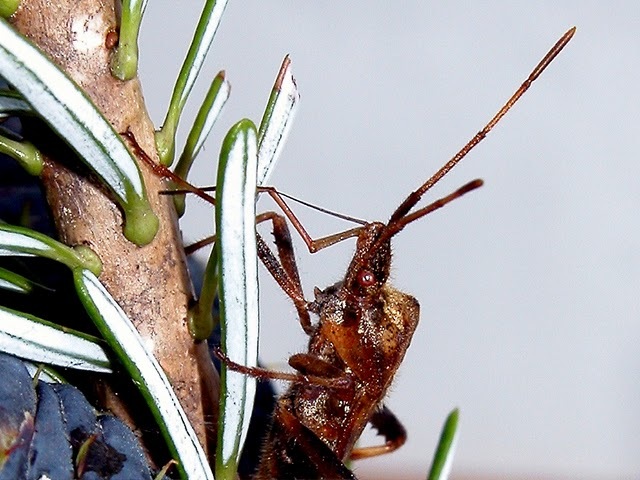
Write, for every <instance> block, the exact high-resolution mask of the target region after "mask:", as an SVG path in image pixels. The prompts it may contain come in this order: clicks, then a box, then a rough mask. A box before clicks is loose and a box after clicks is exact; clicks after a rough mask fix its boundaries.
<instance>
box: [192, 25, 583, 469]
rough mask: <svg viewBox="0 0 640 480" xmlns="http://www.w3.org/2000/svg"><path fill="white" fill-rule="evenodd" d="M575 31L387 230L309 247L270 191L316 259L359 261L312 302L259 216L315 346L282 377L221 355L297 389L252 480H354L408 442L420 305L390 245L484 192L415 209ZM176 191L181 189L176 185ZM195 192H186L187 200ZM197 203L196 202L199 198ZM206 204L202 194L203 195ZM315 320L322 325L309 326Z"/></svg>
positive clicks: (288, 250) (281, 230) (286, 248)
mask: <svg viewBox="0 0 640 480" xmlns="http://www.w3.org/2000/svg"><path fill="white" fill-rule="evenodd" d="M574 33H575V27H574V28H571V29H570V30H568V31H567V32H566V33H565V34H564V35H563V36H562V37H561V38H560V40H558V42H557V43H556V44H555V45H554V46H553V47H552V48H551V50H549V52H548V53H547V55H546V56H545V57H544V58H543V59H542V60H541V61H540V63H539V64H538V65H537V66H536V67H535V68H534V70H533V71H532V72H531V74H530V75H529V77H528V78H527V79H526V80H525V81H524V82H523V83H522V85H521V86H520V87H519V88H518V89H517V90H516V92H515V93H514V94H513V95H512V96H511V98H509V100H508V101H507V102H506V103H505V104H504V106H503V107H502V108H501V109H500V110H499V111H498V113H496V115H495V116H494V117H493V118H492V119H491V120H490V121H489V123H488V124H487V125H486V126H485V127H484V128H483V129H482V130H480V131H479V132H478V133H477V134H476V135H475V136H474V137H473V138H472V139H471V140H470V141H469V142H468V143H467V144H466V145H465V146H464V147H463V148H462V149H461V150H460V151H459V152H458V153H457V154H456V155H454V156H453V158H452V159H451V160H449V161H448V162H447V163H446V164H445V165H444V166H443V167H442V168H441V169H440V170H438V171H437V172H436V173H435V174H434V175H433V176H432V177H431V178H429V179H428V180H427V181H426V182H425V183H423V184H422V185H421V186H420V187H419V188H418V189H417V190H415V191H414V192H412V193H411V194H410V195H409V196H408V197H407V198H406V199H405V200H404V201H403V202H402V203H401V204H400V206H399V207H398V208H397V209H396V210H395V212H393V214H392V215H391V217H390V219H389V221H388V222H387V223H381V222H371V223H365V224H364V225H362V226H359V227H356V228H352V229H350V230H347V231H345V232H341V233H338V234H334V235H331V236H328V237H324V238H321V239H317V240H313V239H312V238H311V237H310V236H309V235H308V234H307V232H306V231H305V229H304V228H303V226H302V225H301V224H300V222H299V221H298V220H297V218H296V217H295V215H294V214H293V212H292V211H291V210H290V209H289V207H288V206H287V205H286V203H285V202H284V200H283V198H282V196H281V194H279V193H278V192H277V191H276V190H274V189H272V188H268V187H267V188H261V190H263V191H266V192H267V193H269V194H270V195H271V196H272V197H273V198H274V199H275V200H276V202H277V203H278V205H279V206H280V207H281V208H282V209H283V212H284V213H285V215H286V217H287V218H289V220H290V221H291V222H292V225H293V226H294V228H295V229H296V230H297V231H298V232H299V233H300V235H301V237H302V238H303V240H304V241H305V243H306V245H307V247H308V248H309V251H310V252H315V251H318V250H320V249H322V248H325V247H328V246H330V245H333V244H335V243H337V242H340V241H342V240H344V239H346V238H350V237H357V243H356V251H355V254H354V256H353V259H352V260H351V263H350V264H349V266H348V268H347V272H346V274H345V276H344V279H343V280H342V281H340V282H338V283H336V284H334V285H332V286H330V287H328V288H326V289H324V290H319V289H317V288H316V290H315V299H314V301H312V302H307V301H306V300H305V298H304V295H303V290H302V285H301V282H300V278H299V275H298V271H297V267H296V263H295V256H294V252H293V246H292V242H291V236H290V233H289V228H288V226H287V223H286V220H285V218H284V217H283V216H281V215H279V214H276V213H274V212H267V213H264V214H261V215H259V216H258V219H257V221H259V222H262V221H271V222H272V224H273V228H274V230H273V234H274V238H275V245H276V248H277V251H278V257H276V255H274V253H272V251H271V250H270V249H269V247H268V245H267V244H266V242H265V241H264V240H263V239H262V238H261V237H260V236H259V235H258V254H259V256H260V259H261V261H262V262H263V264H264V265H265V266H266V268H267V269H268V271H269V272H270V273H271V275H272V276H273V277H274V279H275V280H276V281H277V283H278V284H279V285H280V287H281V288H282V289H283V291H284V292H285V293H286V294H287V295H288V296H289V297H290V298H291V299H292V301H293V303H294V305H295V306H296V309H297V311H298V315H299V318H300V323H301V325H302V328H303V330H304V331H305V333H307V334H308V335H309V337H310V339H309V347H308V351H307V353H299V354H295V355H293V356H291V357H290V358H289V365H290V366H291V367H292V368H293V369H294V370H295V371H296V373H280V372H273V371H269V370H264V369H261V368H251V367H246V366H243V365H239V364H237V363H235V362H233V361H232V359H229V358H227V357H226V356H225V354H224V353H223V352H221V351H217V352H216V354H217V355H218V356H219V357H220V358H221V359H222V360H223V361H224V362H225V363H226V364H227V366H228V367H229V368H231V369H233V370H236V371H238V372H241V373H245V374H247V375H252V376H255V377H258V378H260V379H279V380H286V381H289V382H291V386H290V387H289V389H288V390H287V391H286V392H285V393H284V395H282V396H281V397H280V399H279V400H278V402H277V405H276V409H275V412H274V414H273V422H272V427H271V431H270V433H269V436H268V438H267V440H266V441H265V444H264V449H263V454H262V457H261V460H260V464H259V467H258V471H257V473H256V476H255V478H257V479H267V478H269V479H270V478H278V479H288V478H292V479H293V478H346V479H354V478H355V476H354V475H353V473H352V472H351V471H350V470H349V469H348V468H347V467H346V466H345V464H344V462H345V461H346V460H353V459H360V458H366V457H371V456H376V455H381V454H384V453H389V452H392V451H394V450H396V449H397V448H399V447H400V446H402V445H403V444H404V442H405V440H406V437H407V436H406V432H405V429H404V428H403V427H402V425H401V424H400V422H399V421H398V420H397V418H396V417H395V416H394V415H393V414H392V413H391V412H390V411H389V410H388V409H387V408H386V407H385V406H384V405H383V403H382V401H383V399H384V397H385V394H386V392H387V389H388V388H389V385H390V384H391V382H392V380H393V377H394V375H395V373H396V371H397V369H398V367H399V366H400V364H401V363H402V360H403V358H404V356H405V353H406V351H407V348H408V347H409V344H410V343H411V338H412V335H413V333H414V331H415V329H416V326H417V324H418V319H419V305H418V301H417V300H416V299H415V298H414V297H412V296H410V295H408V294H406V293H403V292H400V291H399V290H396V289H394V288H393V287H392V286H391V285H389V284H388V282H387V280H388V277H389V270H390V265H391V239H392V238H393V237H394V236H395V235H396V234H397V233H398V232H400V231H401V230H403V229H404V228H405V227H406V226H407V225H408V224H409V223H412V222H414V221H416V220H418V219H420V218H422V217H424V216H425V215H427V214H429V213H431V212H433V211H434V210H437V209H439V208H441V207H443V206H444V205H446V204H447V203H449V202H451V201H453V200H454V199H456V198H459V197H461V196H462V195H464V194H465V193H468V192H470V191H472V190H475V189H476V188H478V187H480V186H481V185H482V181H481V180H474V181H472V182H470V183H468V184H466V185H464V186H463V187H461V188H460V189H458V190H456V191H455V192H453V193H451V194H449V195H447V196H445V197H443V198H440V199H438V200H436V201H435V202H433V203H431V204H429V205H427V206H425V207H422V208H419V209H417V210H415V211H412V209H413V208H414V207H415V205H416V204H417V203H418V202H419V201H420V199H421V198H422V196H423V195H424V194H425V193H426V192H427V191H428V190H429V189H430V188H431V187H432V186H433V185H435V184H436V183H437V182H438V181H439V180H440V179H441V178H442V177H443V176H445V175H446V174H447V173H448V172H449V171H450V170H451V169H452V168H453V167H454V166H455V165H456V164H457V163H458V162H459V161H460V160H462V158H464V157H465V156H466V155H467V153H469V151H470V150H471V149H472V148H474V147H475V146H476V145H477V144H478V143H479V142H481V141H482V140H483V139H484V137H485V136H486V135H487V134H488V133H489V131H491V129H492V128H493V127H494V126H495V125H496V124H497V123H498V122H499V121H500V119H501V118H502V117H503V116H504V115H505V114H506V113H507V111H509V109H510V108H511V107H512V106H513V105H514V104H515V103H516V102H517V101H518V99H519V98H520V97H521V96H522V95H523V94H524V93H525V91H526V90H527V89H528V88H529V87H530V85H531V83H532V82H533V81H534V80H536V79H537V78H538V76H540V74H541V73H542V72H543V71H544V69H545V68H546V67H547V66H548V65H549V64H550V63H551V61H552V60H553V59H554V58H555V57H556V56H557V55H558V54H559V53H560V51H561V50H562V49H563V48H564V46H565V45H566V44H567V43H568V42H569V40H570V39H571V37H572V36H573V34H574ZM180 183H184V182H182V181H180ZM192 188H193V187H191V188H189V191H194V192H195V190H192ZM195 193H198V192H195ZM199 195H200V196H203V194H202V192H200V193H199ZM310 313H314V314H316V315H317V316H318V322H317V323H315V324H313V323H312V322H311V317H310ZM367 423H370V424H371V425H372V426H373V427H375V428H376V429H377V430H378V432H379V434H381V435H383V436H384V437H385V443H384V444H382V445H378V446H370V447H363V448H360V447H359V448H354V445H355V443H356V441H357V440H358V438H359V437H360V435H361V434H362V431H363V430H364V428H365V426H366V425H367Z"/></svg>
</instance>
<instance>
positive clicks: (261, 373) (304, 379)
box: [212, 347, 352, 390]
mask: <svg viewBox="0 0 640 480" xmlns="http://www.w3.org/2000/svg"><path fill="white" fill-rule="evenodd" d="M212 352H213V354H214V355H215V356H216V357H218V359H220V361H221V362H223V363H224V364H225V365H226V366H227V368H228V369H229V370H233V371H234V372H238V373H242V374H243V375H248V376H250V377H254V378H257V379H259V380H282V381H285V382H291V383H301V384H306V385H319V386H321V387H327V388H334V389H338V390H344V389H349V388H351V387H352V382H351V379H349V378H347V377H344V376H342V377H337V378H327V377H322V376H317V375H306V374H302V373H288V372H277V371H274V370H269V369H267V368H261V367H247V366H246V365H241V364H239V363H236V362H234V361H233V360H231V359H230V358H229V357H228V356H227V355H226V354H225V353H224V352H223V351H222V350H221V349H220V347H214V348H213V350H212Z"/></svg>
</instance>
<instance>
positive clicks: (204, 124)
mask: <svg viewBox="0 0 640 480" xmlns="http://www.w3.org/2000/svg"><path fill="white" fill-rule="evenodd" d="M228 98H229V83H228V82H227V81H226V80H225V78H224V71H222V72H220V73H218V75H216V77H215V78H214V79H213V82H211V86H210V87H209V91H208V92H207V95H206V96H205V98H204V102H202V106H201V107H200V110H198V115H196V119H195V121H194V122H193V126H192V127H191V131H190V132H189V136H188V137H187V142H186V144H185V146H184V150H183V151H182V155H180V159H179V160H178V163H177V165H176V168H175V169H174V173H175V174H176V175H178V176H179V177H180V178H182V179H183V180H186V179H187V176H188V175H189V170H191V166H192V165H193V161H194V160H195V158H196V157H197V156H198V153H200V149H201V148H202V145H203V144H204V141H205V140H206V139H207V136H208V135H209V132H211V129H212V128H213V125H214V123H215V121H216V120H217V118H218V116H219V114H220V111H221V110H222V107H223V106H224V104H225V103H226V101H227V99H228ZM173 201H174V204H175V206H176V210H177V211H178V215H179V216H182V215H184V210H185V195H184V194H180V195H176V196H175V197H174V200H173Z"/></svg>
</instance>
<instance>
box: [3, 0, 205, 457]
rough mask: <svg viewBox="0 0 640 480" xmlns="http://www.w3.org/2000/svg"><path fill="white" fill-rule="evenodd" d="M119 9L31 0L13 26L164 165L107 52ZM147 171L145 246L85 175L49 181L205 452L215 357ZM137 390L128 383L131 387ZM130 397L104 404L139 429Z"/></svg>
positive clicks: (68, 235) (132, 91)
mask: <svg viewBox="0 0 640 480" xmlns="http://www.w3.org/2000/svg"><path fill="white" fill-rule="evenodd" d="M116 1H117V0H116ZM114 5H115V2H114V1H113V0H104V1H100V0H80V1H78V0H56V1H55V2H52V1H50V0H23V1H22V3H21V6H20V8H19V10H18V12H17V13H16V14H15V15H14V17H13V23H14V25H15V27H16V28H17V29H18V30H19V31H20V32H22V33H23V34H24V35H26V36H27V37H28V38H30V39H31V40H32V41H33V42H34V43H36V44H37V45H38V46H39V47H40V48H41V49H42V50H43V51H44V52H45V53H46V54H47V55H49V57H50V58H52V59H53V60H54V61H55V62H56V63H57V64H58V65H59V66H60V67H61V68H63V69H64V70H65V71H66V72H67V73H68V74H69V75H70V76H71V77H72V78H73V79H74V80H75V81H76V83H78V85H80V86H81V87H82V88H83V89H84V90H85V92H86V93H87V95H88V96H89V97H90V98H91V99H92V100H93V102H94V103H95V104H96V105H97V106H98V108H99V109H100V110H101V111H102V112H103V114H104V115H105V117H106V118H107V119H108V120H109V121H110V122H111V123H112V125H113V126H114V128H115V129H116V131H118V132H125V131H127V130H130V131H131V132H132V133H133V134H134V135H135V138H136V139H137V141H138V143H139V145H140V146H141V147H142V149H144V150H145V151H146V152H147V153H148V154H149V155H150V156H151V158H153V159H154V160H157V155H156V149H155V144H154V137H153V132H154V128H153V125H152V124H151V121H150V119H149V117H148V114H147V111H146V108H145V104H144V100H143V97H142V91H141V86H140V83H139V81H138V79H134V80H130V81H126V82H121V81H119V80H117V79H115V78H113V77H112V76H111V73H110V70H109V62H110V59H111V53H112V51H111V50H109V48H108V47H112V46H113V44H112V39H113V32H114V31H117V20H116V14H115V11H114ZM107 36H109V37H110V38H109V39H107ZM142 170H143V174H144V180H145V183H146V187H147V192H148V194H149V199H150V202H151V204H152V207H153V210H154V212H155V213H156V215H157V216H158V217H159V219H160V230H159V232H158V234H157V236H156V238H155V239H154V241H153V242H152V243H151V244H149V245H147V246H145V247H137V246H135V245H133V244H132V243H130V242H129V241H127V240H126V239H125V238H124V236H123V234H122V216H121V212H120V211H119V209H118V208H117V207H116V206H115V205H114V203H113V202H112V201H111V200H110V199H109V198H108V197H107V196H105V195H104V193H103V190H102V189H99V188H97V187H96V186H95V185H94V184H93V183H91V181H89V180H88V179H87V178H86V177H85V176H80V175H78V174H76V173H74V172H72V171H70V170H69V169H67V168H65V167H63V166H62V165H61V164H60V163H59V162H58V161H57V160H56V159H55V158H49V159H48V160H47V162H46V168H45V170H44V173H43V175H42V180H43V183H44V186H45V190H46V193H47V199H48V202H49V204H50V206H51V210H52V213H53V216H54V219H55V223H56V227H57V229H58V231H59V235H60V238H61V240H62V241H64V242H65V243H67V244H69V245H78V244H83V245H88V246H89V247H91V249H92V250H93V251H95V252H96V253H97V254H98V255H99V256H100V258H101V259H102V262H103V265H104V270H103V273H102V275H101V276H100V280H101V282H102V283H103V284H104V285H105V286H106V287H107V289H108V290H109V292H110V293H111V294H112V295H113V296H114V298H115V299H116V300H117V301H118V303H119V304H120V305H121V306H122V308H123V309H124V310H125V312H126V313H127V314H128V315H129V317H130V318H131V320H132V321H133V323H134V324H135V326H136V327H137V329H138V331H139V332H140V333H141V335H142V336H143V338H144V339H145V340H146V341H147V342H148V344H149V345H150V346H151V348H152V349H153V352H154V354H155V355H156V357H157V358H158V359H159V361H160V363H161V365H162V367H163V368H164V370H165V372H166V373H167V375H168V377H169V379H170V380H171V382H172V384H173V386H174V389H175V391H176V394H177V395H178V398H179V399H180V401H181V403H182V406H183V407H184V409H185V410H186V412H187V415H188V416H189V419H190V420H191V422H192V424H193V426H194V428H195V430H196V432H197V434H198V437H199V438H200V440H201V442H202V443H203V444H204V445H206V442H205V438H206V436H205V421H204V420H205V414H204V413H203V406H202V394H203V392H202V387H201V385H200V375H199V372H198V365H197V364H196V358H200V359H205V358H206V359H208V355H207V354H206V352H204V353H205V354H204V355H203V350H204V349H206V345H204V344H201V345H197V346H196V345H194V342H193V340H192V338H191V337H190V335H189V333H188V329H187V325H186V314H187V305H188V302H189V301H190V300H191V298H192V288H191V284H190V281H189V278H188V275H187V271H186V264H185V257H184V252H183V249H182V247H181V245H182V241H181V238H180V232H179V230H178V227H177V222H176V215H175V211H174V208H173V205H172V201H171V199H170V198H169V197H166V196H160V195H158V194H157V192H158V191H160V190H162V189H163V185H162V180H161V179H160V178H158V177H157V176H156V175H154V174H153V173H152V172H151V171H150V169H148V168H147V167H142ZM205 366H206V365H205ZM132 387H133V386H132V385H131V384H130V383H129V384H128V385H125V387H124V388H125V389H132ZM124 394H126V392H118V391H116V392H113V391H111V390H110V391H109V392H108V393H106V394H105V398H104V401H105V407H106V408H108V409H110V410H112V411H114V412H115V413H116V414H118V415H119V416H121V417H123V418H124V419H125V420H127V421H128V422H129V423H130V424H131V425H134V426H135V425H136V420H137V419H136V415H137V412H138V410H137V409H138V407H137V406H131V405H124V404H123V402H122V399H121V397H122V396H125V397H126V395H124ZM141 408H142V407H141ZM127 412H129V413H127Z"/></svg>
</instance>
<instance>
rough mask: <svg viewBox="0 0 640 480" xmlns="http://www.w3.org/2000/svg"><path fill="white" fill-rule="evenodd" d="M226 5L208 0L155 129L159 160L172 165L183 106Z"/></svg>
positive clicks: (220, 1) (222, 1) (222, 2)
mask: <svg viewBox="0 0 640 480" xmlns="http://www.w3.org/2000/svg"><path fill="white" fill-rule="evenodd" d="M226 6H227V0H218V1H216V0H207V2H206V3H205V6H204V10H203V11H202V14H201V16H200V20H199V21H198V26H197V27H196V32H195V34H194V36H193V40H192V41H191V46H190V47H189V51H188V52H187V57H186V58H185V60H184V63H183V64H182V68H181V69H180V73H179V74H178V79H177V80H176V84H175V86H174V88H173V94H172V95H171V101H170V102H169V109H168V110H167V116H166V117H165V120H164V123H163V124H162V128H161V129H160V130H159V131H158V132H156V146H157V148H158V155H159V156H160V162H161V163H162V164H163V165H166V166H168V165H171V163H172V162H173V157H174V155H175V148H176V147H175V137H176V130H177V128H178V122H179V121H180V115H181V113H182V109H183V108H184V105H185V103H186V101H187V97H188V96H189V93H190V92H191V88H192V87H193V84H194V82H195V80H196V77H197V76H198V73H199V72H200V68H202V64H203V62H204V59H205V57H206V55H207V52H208V51H209V47H210V46H211V42H212V41H213V37H214V36H215V34H216V30H217V29H218V25H220V18H221V17H222V13H223V12H224V9H225V7H226Z"/></svg>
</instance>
